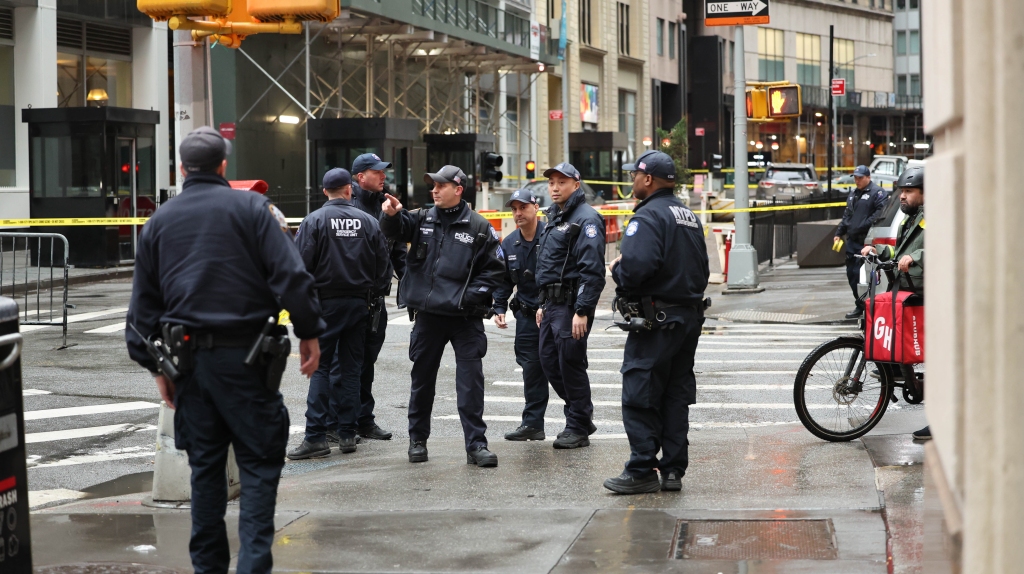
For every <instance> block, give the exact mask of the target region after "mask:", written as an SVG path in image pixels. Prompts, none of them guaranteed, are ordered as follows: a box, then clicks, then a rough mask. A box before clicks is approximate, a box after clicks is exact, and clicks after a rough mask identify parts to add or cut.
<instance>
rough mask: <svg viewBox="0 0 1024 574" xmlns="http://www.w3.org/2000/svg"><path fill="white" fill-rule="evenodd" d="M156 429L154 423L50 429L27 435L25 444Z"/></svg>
mask: <svg viewBox="0 0 1024 574" xmlns="http://www.w3.org/2000/svg"><path fill="white" fill-rule="evenodd" d="M149 430H156V426H154V425H133V424H127V423H125V424H119V425H105V426H99V427H84V428H77V429H67V430H60V431H49V432H36V433H29V434H26V435H25V444H34V443H39V442H53V441H57V440H69V439H75V438H88V437H93V436H104V435H108V434H114V433H119V432H140V431H149Z"/></svg>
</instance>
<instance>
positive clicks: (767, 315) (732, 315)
mask: <svg viewBox="0 0 1024 574" xmlns="http://www.w3.org/2000/svg"><path fill="white" fill-rule="evenodd" d="M817 317H818V315H807V314H804V313H771V312H768V311H751V310H747V311H727V312H725V313H721V314H719V315H718V318H719V319H732V320H733V321H762V322H766V323H797V322H799V321H807V320H810V319H814V318H817Z"/></svg>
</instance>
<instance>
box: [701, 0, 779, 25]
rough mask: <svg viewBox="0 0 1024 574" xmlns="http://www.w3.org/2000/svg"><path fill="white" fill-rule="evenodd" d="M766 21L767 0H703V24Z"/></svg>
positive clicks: (760, 22) (765, 22)
mask: <svg viewBox="0 0 1024 574" xmlns="http://www.w3.org/2000/svg"><path fill="white" fill-rule="evenodd" d="M767 23H768V0H754V1H753V2H737V1H730V2H721V1H717V0H704V25H705V26H743V25H746V24H767Z"/></svg>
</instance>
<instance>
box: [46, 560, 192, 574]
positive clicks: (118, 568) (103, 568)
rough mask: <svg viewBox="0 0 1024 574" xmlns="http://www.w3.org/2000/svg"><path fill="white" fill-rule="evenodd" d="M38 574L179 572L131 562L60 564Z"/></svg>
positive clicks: (48, 567)
mask: <svg viewBox="0 0 1024 574" xmlns="http://www.w3.org/2000/svg"><path fill="white" fill-rule="evenodd" d="M35 572H36V574H176V573H177V572H178V570H174V569H172V568H164V567H162V566H150V565H148V564H135V563H131V562H98V563H97V562H93V563H82V564H60V565H57V566H43V567H40V568H36V569H35Z"/></svg>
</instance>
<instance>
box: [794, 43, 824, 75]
mask: <svg viewBox="0 0 1024 574" xmlns="http://www.w3.org/2000/svg"><path fill="white" fill-rule="evenodd" d="M796 81H797V83H798V84H803V85H805V86H820V85H821V36H818V35H817V34H797V35H796Z"/></svg>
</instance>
